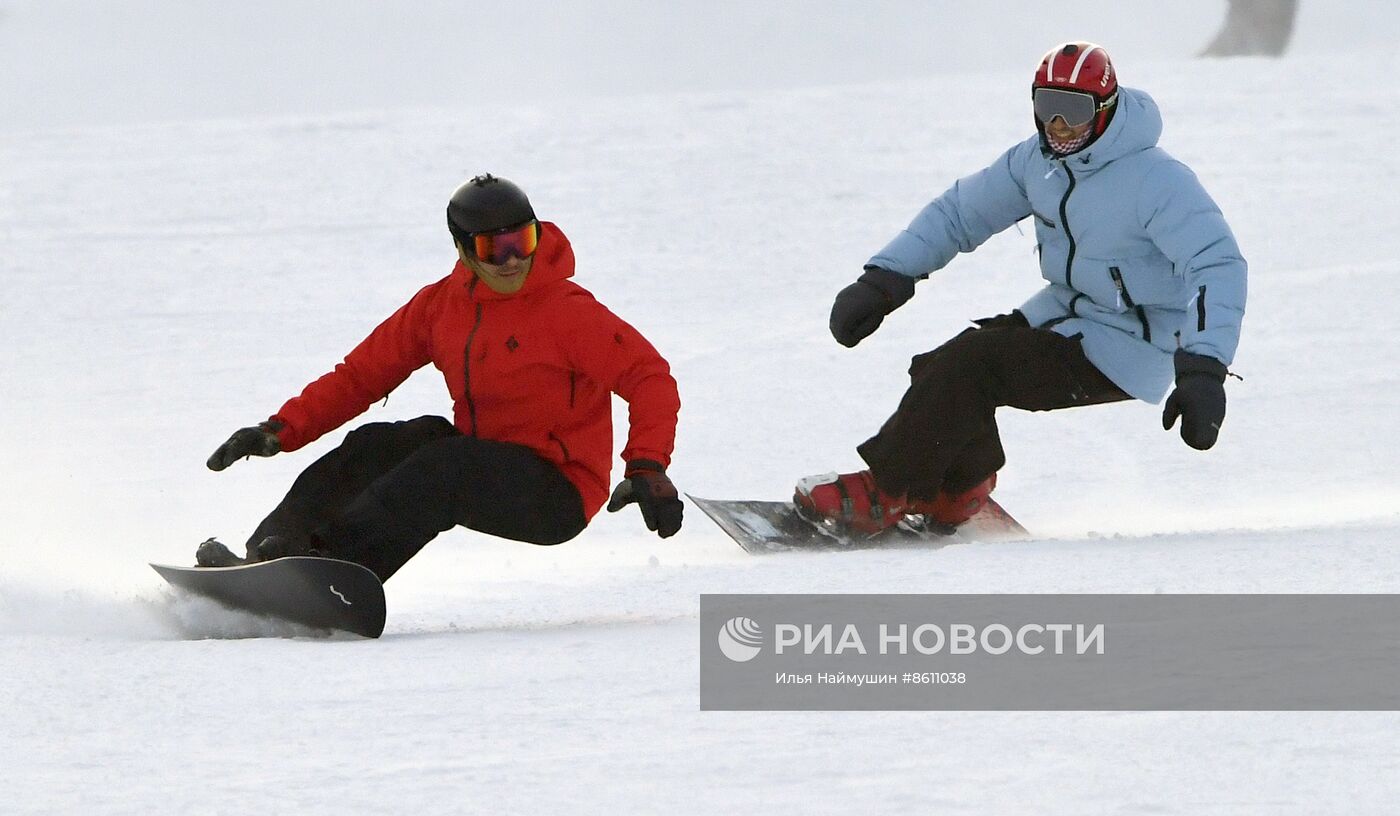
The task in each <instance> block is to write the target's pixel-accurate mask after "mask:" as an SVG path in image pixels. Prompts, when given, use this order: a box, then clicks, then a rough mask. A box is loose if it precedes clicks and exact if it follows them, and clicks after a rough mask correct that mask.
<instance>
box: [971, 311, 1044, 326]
mask: <svg viewBox="0 0 1400 816" xmlns="http://www.w3.org/2000/svg"><path fill="white" fill-rule="evenodd" d="M972 322H973V323H976V324H977V328H979V329H1016V328H1020V329H1029V328H1030V327H1031V322H1030V321H1029V320H1027V319H1026V316H1025V315H1024V314H1022V313H1021V310H1020V309H1012V310H1011V313H1010V314H999V315H997V316H995V317H979V318H977V319H976V320H974V321H972Z"/></svg>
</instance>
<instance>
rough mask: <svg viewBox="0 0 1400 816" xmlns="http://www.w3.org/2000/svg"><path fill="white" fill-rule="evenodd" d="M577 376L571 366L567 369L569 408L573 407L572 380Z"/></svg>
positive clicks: (561, 444)
mask: <svg viewBox="0 0 1400 816" xmlns="http://www.w3.org/2000/svg"><path fill="white" fill-rule="evenodd" d="M577 377H578V373H577V372H576V371H574V370H573V369H572V368H571V369H569V407H570V408H572V407H574V380H575V379H576V378H577ZM559 444H560V446H561V447H562V446H563V444H564V443H562V442H560V443H559ZM565 455H566V456H567V455H568V454H567V452H566V453H565Z"/></svg>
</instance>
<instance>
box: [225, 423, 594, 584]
mask: <svg viewBox="0 0 1400 816" xmlns="http://www.w3.org/2000/svg"><path fill="white" fill-rule="evenodd" d="M587 523H588V522H587V519H585V518H584V515H583V500H582V499H581V498H580V497H579V493H578V489H577V488H575V487H574V485H573V483H572V482H570V481H569V480H568V479H567V478H566V477H565V476H564V474H563V473H561V472H560V471H559V469H558V468H557V467H555V466H554V464H553V463H551V462H549V461H548V460H546V459H544V458H542V457H540V456H539V455H537V454H536V453H535V452H534V451H531V450H530V449H529V448H526V447H524V446H521V445H515V444H511V443H507V442H495V441H492V440H489V439H477V438H475V437H470V436H465V435H463V434H462V433H461V432H460V431H458V430H457V429H456V428H455V427H453V425H452V423H451V422H448V421H447V420H446V419H444V418H442V417H438V416H425V417H419V418H418V419H413V420H408V421H405V422H375V423H371V424H368V425H364V426H361V427H359V428H356V429H355V430H353V431H351V432H350V433H349V435H347V436H346V437H345V441H344V442H343V443H341V445H340V446H339V447H338V448H336V449H335V450H333V451H331V452H330V453H327V454H326V455H325V456H322V457H321V458H320V459H317V460H316V461H315V462H312V463H311V465H310V466H309V467H307V468H306V470H304V471H302V473H301V475H300V476H298V477H297V479H296V481H295V482H294V483H293V484H292V487H291V490H289V491H288V492H287V495H286V497H285V498H284V499H282V502H281V504H279V505H277V509H275V510H273V511H272V513H271V514H269V515H268V517H267V518H265V519H263V522H262V523H261V524H259V525H258V529H257V530H256V531H255V532H254V533H253V535H252V537H251V538H249V539H248V547H249V548H250V552H252V551H253V550H254V548H256V547H257V545H258V544H259V543H260V542H262V540H263V539H264V538H266V537H268V536H273V535H275V536H283V537H286V538H287V539H288V540H289V541H291V542H294V544H296V545H299V546H305V547H312V548H315V549H316V550H317V551H318V552H319V553H320V554H321V555H324V556H327V557H330V558H340V559H344V560H346V561H354V562H355V563H357V564H362V565H364V566H366V567H368V568H369V569H371V570H373V571H374V573H375V574H376V575H378V576H379V579H380V580H381V581H383V580H388V578H389V576H391V575H393V574H394V573H395V572H397V571H398V569H399V568H400V567H402V566H403V565H404V564H405V563H407V561H408V559H410V558H412V557H413V556H414V555H415V554H416V553H417V552H418V551H419V550H421V549H422V548H423V545H425V544H427V543H428V542H429V541H431V540H432V539H433V538H434V537H436V536H437V534H438V533H441V532H444V531H446V530H449V529H451V528H452V527H454V526H457V525H461V526H463V527H467V528H470V529H472V530H477V531H479V532H483V533H487V534H489V535H494V536H500V537H501V538H509V539H512V540H515V541H525V542H529V543H531V544H558V543H561V542H564V541H568V540H569V539H571V538H573V537H574V536H576V535H578V534H579V533H580V532H582V531H583V528H584V527H585V526H586V525H587Z"/></svg>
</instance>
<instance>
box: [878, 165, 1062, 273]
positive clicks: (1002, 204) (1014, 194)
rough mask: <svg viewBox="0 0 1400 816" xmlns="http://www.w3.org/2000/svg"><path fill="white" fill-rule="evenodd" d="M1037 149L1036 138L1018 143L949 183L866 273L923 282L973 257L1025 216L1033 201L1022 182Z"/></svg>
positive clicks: (887, 247)
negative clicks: (957, 259) (876, 270)
mask: <svg viewBox="0 0 1400 816" xmlns="http://www.w3.org/2000/svg"><path fill="white" fill-rule="evenodd" d="M1038 149H1039V147H1038V144H1037V140H1035V139H1031V140H1028V141H1025V142H1022V143H1020V144H1018V145H1016V146H1015V147H1013V148H1011V149H1010V150H1008V151H1006V152H1005V153H1003V154H1002V155H1001V157H1000V158H998V159H997V160H996V161H994V162H992V164H991V165H990V166H988V167H986V168H985V169H983V170H981V171H979V172H977V173H973V174H972V175H970V176H967V177H965V178H961V179H958V180H957V181H955V182H953V186H952V187H950V188H948V190H947V191H946V192H945V193H943V195H941V196H939V197H938V198H935V199H934V200H933V201H932V202H930V203H929V204H928V206H926V207H924V209H923V211H921V212H920V213H919V214H918V215H917V216H915V217H914V221H913V222H912V223H910V224H909V226H908V227H907V228H906V229H905V230H904V231H903V232H901V233H900V234H899V235H896V236H895V237H894V240H892V241H890V242H889V243H888V244H887V245H885V248H884V249H882V250H880V251H879V252H877V253H876V254H875V255H874V257H872V258H871V259H870V260H869V261H868V262H867V263H866V268H869V267H871V266H878V267H880V268H881V269H888V270H890V271H891V272H898V273H899V274H901V275H905V276H908V277H910V278H926V277H928V275H929V274H930V273H932V272H936V271H937V270H939V269H942V268H943V267H945V266H947V265H948V262H949V261H951V260H953V258H954V256H956V255H957V254H958V253H959V252H971V251H972V250H974V249H976V248H977V247H979V246H981V245H982V244H983V243H985V242H986V240H987V239H988V238H991V237H992V236H993V235H996V234H997V233H998V232H1001V231H1002V230H1004V229H1006V228H1007V227H1010V226H1011V225H1012V224H1015V223H1016V222H1017V221H1020V220H1021V219H1023V218H1026V217H1027V216H1029V215H1030V214H1031V202H1030V199H1029V198H1027V197H1026V188H1025V185H1024V183H1023V182H1022V179H1023V178H1024V176H1025V165H1026V161H1027V158H1028V157H1029V156H1030V155H1032V152H1033V151H1035V150H1038Z"/></svg>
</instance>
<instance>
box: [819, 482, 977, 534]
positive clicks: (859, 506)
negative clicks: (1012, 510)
mask: <svg viewBox="0 0 1400 816" xmlns="http://www.w3.org/2000/svg"><path fill="white" fill-rule="evenodd" d="M996 484H997V475H996V474H995V473H993V474H992V475H991V476H989V477H988V478H987V479H986V481H984V482H982V483H981V484H978V485H977V486H975V487H973V488H971V489H969V490H966V491H964V492H962V493H958V494H957V495H949V494H948V493H943V492H940V493H939V494H938V496H937V498H935V499H934V500H933V501H927V502H910V501H907V500H906V499H905V498H904V497H903V496H899V497H894V496H889V495H886V494H885V493H884V492H882V491H881V490H880V488H879V487H877V486H876V485H875V477H874V476H871V475H870V471H868V470H862V471H857V472H856V473H841V474H836V473H828V474H825V475H822V476H809V477H807V478H806V479H803V480H802V481H800V482H798V483H797V491H796V492H795V493H794V494H793V497H792V501H793V504H795V505H797V507H798V509H799V510H800V511H801V512H802V513H803V514H804V515H806V516H808V517H809V518H815V519H818V520H825V521H831V522H835V523H836V524H839V525H841V526H844V527H849V528H851V529H853V530H858V531H860V532H862V533H869V534H872V535H873V534H875V533H878V532H880V531H881V530H884V529H887V528H889V527H893V526H894V525H896V524H898V523H899V521H900V519H902V518H904V517H905V515H908V514H911V513H917V514H920V515H923V516H926V517H928V518H929V519H931V520H933V521H935V522H937V523H938V524H942V525H946V526H948V527H956V526H957V525H959V524H962V523H963V522H965V521H967V520H968V519H970V518H972V517H973V516H974V515H976V514H977V511H978V510H981V509H982V507H983V506H984V505H985V504H986V503H987V498H988V497H989V496H990V495H991V493H992V490H993V488H995V487H996Z"/></svg>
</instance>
